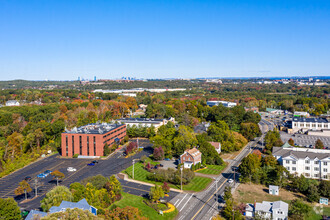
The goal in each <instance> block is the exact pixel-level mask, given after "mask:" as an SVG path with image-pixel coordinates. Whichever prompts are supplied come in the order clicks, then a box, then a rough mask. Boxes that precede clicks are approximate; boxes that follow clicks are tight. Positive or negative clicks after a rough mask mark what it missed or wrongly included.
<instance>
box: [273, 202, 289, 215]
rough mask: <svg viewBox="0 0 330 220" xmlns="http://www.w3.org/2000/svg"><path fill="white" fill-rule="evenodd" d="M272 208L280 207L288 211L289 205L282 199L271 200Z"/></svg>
mask: <svg viewBox="0 0 330 220" xmlns="http://www.w3.org/2000/svg"><path fill="white" fill-rule="evenodd" d="M273 209H281V210H282V211H285V212H288V210H289V205H288V203H286V202H283V201H276V202H273Z"/></svg>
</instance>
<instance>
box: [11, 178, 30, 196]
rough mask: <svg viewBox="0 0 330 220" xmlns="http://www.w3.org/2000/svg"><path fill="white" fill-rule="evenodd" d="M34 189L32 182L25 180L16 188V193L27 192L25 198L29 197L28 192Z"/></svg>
mask: <svg viewBox="0 0 330 220" xmlns="http://www.w3.org/2000/svg"><path fill="white" fill-rule="evenodd" d="M31 191H32V189H31V187H30V184H29V183H28V182H26V181H25V180H23V181H22V182H20V183H19V186H18V187H17V188H16V189H15V195H22V194H23V193H24V194H25V199H27V193H29V192H31Z"/></svg>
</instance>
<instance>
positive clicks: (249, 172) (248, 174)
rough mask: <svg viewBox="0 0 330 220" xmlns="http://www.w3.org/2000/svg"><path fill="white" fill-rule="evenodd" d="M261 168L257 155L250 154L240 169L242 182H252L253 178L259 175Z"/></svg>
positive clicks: (244, 159)
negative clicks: (258, 171)
mask: <svg viewBox="0 0 330 220" xmlns="http://www.w3.org/2000/svg"><path fill="white" fill-rule="evenodd" d="M260 166H261V160H260V158H259V157H258V155H256V154H249V155H248V156H246V157H245V158H243V160H242V163H241V164H240V165H239V167H238V169H239V172H240V173H241V176H240V180H241V181H242V182H247V181H250V182H251V180H252V176H253V175H255V174H256V173H257V170H258V169H259V168H260Z"/></svg>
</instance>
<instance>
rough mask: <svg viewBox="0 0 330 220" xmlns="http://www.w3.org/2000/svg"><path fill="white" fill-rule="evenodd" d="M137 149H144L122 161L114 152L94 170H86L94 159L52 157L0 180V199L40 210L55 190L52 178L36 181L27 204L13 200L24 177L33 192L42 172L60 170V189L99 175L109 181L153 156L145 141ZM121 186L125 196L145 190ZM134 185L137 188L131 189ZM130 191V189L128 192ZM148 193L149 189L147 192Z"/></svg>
mask: <svg viewBox="0 0 330 220" xmlns="http://www.w3.org/2000/svg"><path fill="white" fill-rule="evenodd" d="M139 145H140V146H141V147H144V148H143V151H141V152H139V153H137V154H135V155H134V156H132V157H129V158H124V157H123V156H122V152H121V151H120V152H117V153H115V154H114V155H112V156H111V157H110V158H109V159H107V160H101V159H99V160H98V163H97V164H96V165H95V166H87V164H88V163H90V162H91V161H93V160H94V159H78V158H75V159H72V158H60V157H59V155H53V156H50V157H47V158H45V159H42V160H40V161H37V162H35V163H33V164H30V165H29V166H26V167H24V168H23V169H21V170H18V171H16V172H14V173H12V174H10V175H8V176H6V177H3V178H1V179H0V197H1V198H7V197H13V198H14V199H15V200H16V201H17V202H18V203H19V206H20V207H21V208H22V209H26V210H31V209H39V208H40V201H41V200H42V199H43V198H44V196H45V194H46V193H47V192H48V191H49V190H51V189H52V188H53V187H55V186H56V181H55V180H53V178H52V176H51V175H49V176H47V177H46V178H43V179H41V178H38V180H39V182H40V184H42V186H40V187H39V188H38V197H34V195H35V192H34V189H33V191H32V192H30V193H29V194H28V199H31V200H29V201H28V202H26V201H24V195H21V196H16V195H15V193H14V190H15V188H17V186H18V183H19V182H21V181H22V180H23V179H24V178H25V177H26V176H31V177H32V178H33V179H32V180H31V181H30V185H31V188H33V183H34V179H35V178H37V177H36V176H37V175H38V174H39V173H42V172H44V171H45V170H51V171H54V170H59V171H60V172H62V173H64V175H65V178H64V179H63V180H61V181H60V182H59V184H60V185H64V186H70V184H71V183H74V182H80V181H81V180H82V179H84V178H86V177H89V176H95V175H98V174H101V175H103V176H106V177H109V176H111V175H115V174H117V173H119V172H120V171H122V170H124V169H126V168H128V167H129V166H131V165H132V160H133V159H138V158H141V156H143V155H150V154H151V153H152V149H151V144H150V143H149V141H148V140H143V141H140V140H139ZM68 167H74V168H76V169H77V171H75V172H68V171H67V168H68ZM121 183H122V184H123V190H124V192H130V193H132V194H136V195H138V194H139V195H140V194H141V192H143V191H142V190H147V188H146V187H141V186H139V184H136V183H129V182H126V181H121ZM134 184H136V185H134ZM129 187H131V188H129ZM132 187H134V188H137V189H140V192H138V191H134V190H133V188H132ZM148 189H150V187H149V188H148Z"/></svg>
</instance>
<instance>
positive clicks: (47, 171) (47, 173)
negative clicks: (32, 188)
mask: <svg viewBox="0 0 330 220" xmlns="http://www.w3.org/2000/svg"><path fill="white" fill-rule="evenodd" d="M51 173H52V171H51V170H46V171H45V172H44V174H45V175H46V176H48V175H49V174H51Z"/></svg>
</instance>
